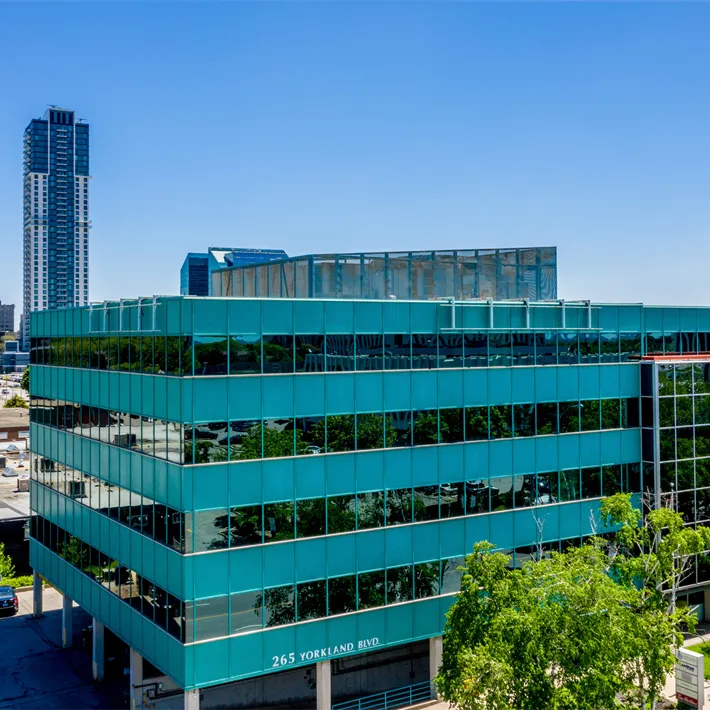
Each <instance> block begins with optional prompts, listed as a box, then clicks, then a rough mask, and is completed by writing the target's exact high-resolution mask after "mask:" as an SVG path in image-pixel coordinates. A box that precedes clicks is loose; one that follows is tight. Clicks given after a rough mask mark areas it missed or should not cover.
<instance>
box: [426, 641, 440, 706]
mask: <svg viewBox="0 0 710 710" xmlns="http://www.w3.org/2000/svg"><path fill="white" fill-rule="evenodd" d="M443 652H444V637H443V636H434V637H432V638H430V639H429V678H431V680H434V678H436V676H437V674H438V673H439V668H440V667H441V657H442V655H443ZM435 692H436V697H437V698H438V697H439V693H438V691H435Z"/></svg>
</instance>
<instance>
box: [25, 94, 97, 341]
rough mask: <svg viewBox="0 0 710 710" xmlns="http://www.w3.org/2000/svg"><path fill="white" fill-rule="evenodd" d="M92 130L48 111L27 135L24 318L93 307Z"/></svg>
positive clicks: (65, 115)
mask: <svg viewBox="0 0 710 710" xmlns="http://www.w3.org/2000/svg"><path fill="white" fill-rule="evenodd" d="M89 180H90V176H89V125H88V124H87V123H86V122H84V121H83V120H81V119H77V118H76V117H75V114H74V111H67V110H65V109H60V108H57V107H54V106H53V107H51V108H49V109H47V111H46V112H45V114H44V117H43V118H37V119H33V120H32V121H30V123H29V125H28V126H27V128H26V129H25V135H24V176H23V189H24V191H23V203H24V210H23V239H24V242H23V244H24V273H23V279H24V280H23V289H24V290H23V315H22V322H21V326H22V327H21V331H22V333H21V335H22V338H23V341H24V342H25V345H27V338H28V336H29V319H28V314H29V313H30V312H32V311H43V310H47V309H53V308H71V307H74V306H82V305H86V304H87V303H88V302H89V230H90V228H91V222H90V220H89Z"/></svg>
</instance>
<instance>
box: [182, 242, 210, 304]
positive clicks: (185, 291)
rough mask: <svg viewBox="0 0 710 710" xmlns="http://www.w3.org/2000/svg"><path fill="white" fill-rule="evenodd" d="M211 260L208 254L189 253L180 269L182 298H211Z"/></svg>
mask: <svg viewBox="0 0 710 710" xmlns="http://www.w3.org/2000/svg"><path fill="white" fill-rule="evenodd" d="M208 263H209V259H208V257H207V254H200V253H198V252H194V251H191V252H188V254H187V256H186V257H185V261H183V263H182V267H180V294H181V295H182V296H209V295H210V286H209V285H210V280H209V267H208Z"/></svg>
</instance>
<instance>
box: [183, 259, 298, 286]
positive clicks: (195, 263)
mask: <svg viewBox="0 0 710 710" xmlns="http://www.w3.org/2000/svg"><path fill="white" fill-rule="evenodd" d="M283 258H287V254H286V252H285V251H283V250H282V249H239V248H234V249H230V248H224V247H210V248H209V249H208V250H207V252H206V253H204V254H203V253H198V252H189V253H188V255H187V256H186V257H185V261H184V262H183V264H182V268H181V269H180V294H181V295H183V296H211V295H212V291H211V288H212V274H213V273H214V272H215V271H219V270H221V269H226V268H230V267H233V266H243V265H246V264H259V263H261V262H264V261H271V260H273V259H283Z"/></svg>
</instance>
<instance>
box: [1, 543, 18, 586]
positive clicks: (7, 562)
mask: <svg viewBox="0 0 710 710" xmlns="http://www.w3.org/2000/svg"><path fill="white" fill-rule="evenodd" d="M14 576H15V563H14V562H13V561H12V558H11V557H10V555H8V554H7V553H6V552H5V543H4V542H0V581H1V580H3V579H8V578H9V577H14Z"/></svg>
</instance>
